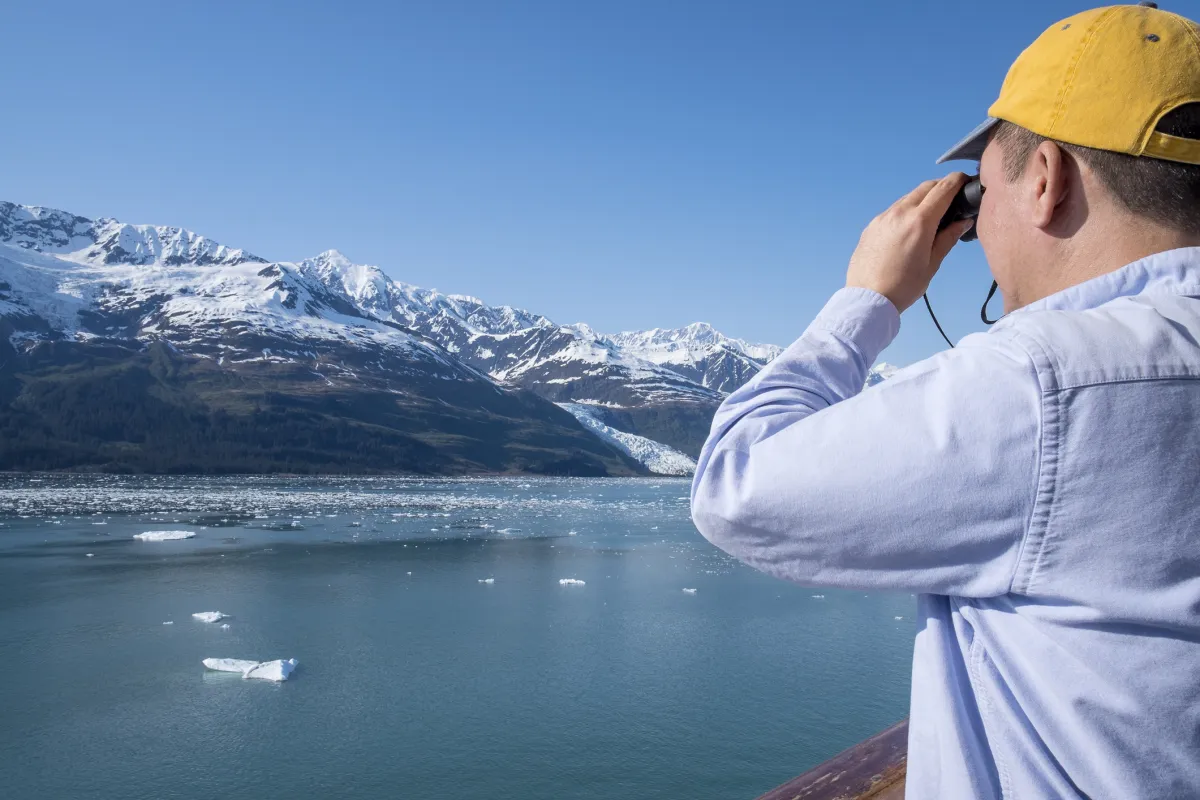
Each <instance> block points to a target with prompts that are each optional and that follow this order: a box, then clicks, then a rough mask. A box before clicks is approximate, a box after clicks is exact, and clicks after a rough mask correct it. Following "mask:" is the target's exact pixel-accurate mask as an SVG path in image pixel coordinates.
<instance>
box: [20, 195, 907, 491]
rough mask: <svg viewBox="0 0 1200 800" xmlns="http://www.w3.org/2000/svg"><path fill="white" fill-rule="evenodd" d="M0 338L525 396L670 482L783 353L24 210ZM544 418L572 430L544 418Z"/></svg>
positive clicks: (178, 234)
mask: <svg viewBox="0 0 1200 800" xmlns="http://www.w3.org/2000/svg"><path fill="white" fill-rule="evenodd" d="M0 338H2V339H3V340H4V341H0V362H3V361H5V356H4V353H3V350H6V349H12V351H13V353H14V355H22V356H30V357H36V355H37V353H41V352H43V351H45V348H44V347H42V346H43V345H47V344H52V343H60V344H67V343H70V344H72V345H79V346H82V345H91V346H95V347H98V346H101V345H103V346H112V345H113V344H114V343H118V344H121V345H122V346H124V347H127V348H128V347H129V346H131V345H135V344H136V345H137V346H138V347H139V348H145V347H146V346H148V345H149V344H151V343H158V344H162V345H166V346H169V347H170V348H172V349H173V350H172V352H174V353H175V354H176V356H177V357H179V358H188V359H202V360H204V361H205V362H206V363H208V364H210V365H211V366H212V367H213V368H215V369H217V370H227V371H233V372H235V373H237V374H238V375H240V376H243V377H244V376H247V375H251V374H253V375H254V380H258V381H261V380H262V377H261V376H262V373H263V365H272V366H273V368H275V369H276V371H278V370H284V371H288V370H290V373H295V374H303V375H305V376H307V380H309V381H311V382H315V383H316V384H317V385H319V386H321V387H323V390H324V391H329V392H346V391H372V392H387V393H390V394H391V395H393V396H397V397H398V396H403V397H405V398H406V400H405V402H410V403H419V404H422V407H434V406H436V404H437V402H438V401H439V400H440V399H441V396H442V395H444V394H446V392H447V391H449V390H450V387H451V386H456V387H462V386H469V387H471V391H472V392H475V393H476V394H478V393H479V392H483V393H485V394H489V395H496V396H502V397H503V396H507V395H509V394H510V393H511V392H513V391H518V390H527V391H529V392H532V393H534V394H536V395H538V396H540V397H541V398H544V400H546V401H551V402H553V403H559V404H562V408H566V409H568V410H570V411H571V412H572V413H573V414H574V415H575V417H577V418H579V419H580V420H582V422H583V426H584V427H585V428H587V429H589V430H591V431H592V433H593V434H595V436H594V437H593V438H595V439H597V441H601V442H605V443H607V444H604V445H602V446H601V450H602V451H603V453H604V454H605V456H604V458H608V459H609V461H611V460H612V458H616V460H617V461H622V460H624V461H623V462H622V463H629V462H628V459H629V457H630V456H632V458H633V459H634V460H637V461H641V462H642V463H643V464H648V463H650V461H648V460H647V459H650V458H653V459H657V460H656V461H654V463H656V464H668V463H669V464H670V471H679V465H680V464H681V463H684V461H686V460H687V459H688V457H689V456H690V457H694V456H695V455H697V454H698V452H699V448H700V445H701V443H702V442H703V440H704V437H705V436H706V434H707V431H708V426H709V423H710V421H711V418H712V413H713V411H714V410H715V408H716V406H717V405H718V404H719V403H720V401H721V400H722V398H723V397H724V396H725V395H726V394H728V392H730V391H732V390H733V389H734V388H736V387H737V386H740V385H741V384H742V383H744V382H745V381H746V380H748V379H749V378H751V377H752V376H753V375H754V374H755V373H757V372H758V370H759V369H761V368H762V366H763V365H764V364H766V363H767V362H768V361H770V360H771V359H772V358H774V357H775V356H776V355H778V354H779V352H780V348H778V347H776V346H774V345H761V344H752V343H748V342H745V341H742V340H739V339H733V338H730V337H727V336H725V335H723V334H722V333H720V332H719V331H717V330H715V329H713V328H712V327H711V326H709V325H707V324H704V323H696V324H693V325H689V326H686V327H684V328H678V329H673V330H664V329H654V330H649V331H635V332H625V333H618V334H611V335H608V334H603V333H598V332H596V331H594V330H593V329H592V328H591V327H589V326H588V325H586V324H583V323H578V324H573V325H561V324H558V323H556V322H554V321H552V320H550V319H548V318H547V317H544V316H541V315H539V314H534V313H531V312H528V311H524V310H521V309H516V308H511V307H508V306H499V307H494V306H489V305H487V304H485V303H484V302H483V301H482V300H480V299H478V298H475V297H470V296H466V295H447V294H442V293H440V292H438V291H436V290H430V289H421V288H418V287H415V286H411V285H408V284H405V283H401V282H399V281H395V280H392V279H391V278H389V277H388V276H387V275H386V274H385V273H384V272H383V271H382V270H381V269H380V268H378V267H374V266H368V265H362V264H356V263H354V262H352V261H351V260H350V259H348V258H346V257H345V256H343V255H342V254H341V253H339V252H337V251H336V250H329V251H326V252H324V253H321V254H320V255H318V256H315V257H313V258H310V259H306V260H303V261H300V262H297V263H289V262H270V261H268V260H266V259H263V258H260V257H259V256H256V255H253V254H251V253H248V252H246V251H244V250H240V249H234V248H230V247H227V246H225V245H222V244H219V243H217V242H214V241H212V240H210V239H207V238H205V237H204V236H200V235H198V234H195V233H192V232H191V231H188V230H185V229H182V228H174V227H162V226H150V225H128V224H124V223H121V222H118V221H116V220H112V219H100V220H89V219H87V218H84V217H80V216H76V215H73V214H69V213H67V212H63V211H58V210H54V209H48V208H39V207H28V206H20V205H15V204H13V203H0ZM39 347H41V348H42V349H40V350H39ZM35 351H36V352H35ZM27 360H28V359H27ZM9 361H12V359H9ZM14 363H15V362H14ZM881 366H882V367H886V365H881ZM4 369H5V367H4V366H3V365H2V364H0V373H2V372H3V370H4ZM8 369H9V370H11V369H13V367H12V366H11V365H10V366H9V367H8ZM290 373H289V374H290ZM875 376H882V373H881V372H878V371H877V372H876V373H873V378H872V380H874V379H875ZM293 389H294V387H293ZM264 390H265V389H264ZM2 400H3V395H2V394H0V401H2ZM522 402H523V403H525V404H526V405H528V402H529V401H528V400H523V401H522ZM483 405H485V406H486V405H487V403H484V404H483ZM584 411H586V412H587V413H586V414H585V413H583V412H584ZM514 413H516V412H514ZM522 413H523V412H522ZM522 413H517V416H518V417H520V416H522ZM533 415H534V416H535V417H538V418H539V419H542V418H552V419H554V420H555V423H554V424H556V425H558V426H559V427H562V426H563V425H566V426H568V427H570V420H569V418H568V417H566V415H565V412H563V411H561V410H560V409H558V408H554V407H553V406H551V405H550V404H549V403H546V405H545V406H543V407H538V408H537V409H536V410H535V412H534V414H533ZM543 421H544V420H543ZM593 423H595V424H593ZM538 424H541V423H538ZM598 426H600V427H598ZM435 427H436V426H435ZM601 428H604V429H605V430H602V429H601ZM572 430H573V431H576V432H578V433H580V434H583V431H582V430H579V429H578V425H576V426H574V427H573V428H572ZM613 431H615V432H618V433H621V434H623V435H629V436H632V437H635V438H636V439H637V446H636V447H634V448H633V450H632V451H631V450H630V448H629V447H628V446H626V445H627V444H628V442H625V443H624V444H623V443H622V441H623V440H621V437H620V436H617V437H615V438H614V436H613V435H610V433H611V432H613ZM560 432H561V431H560ZM479 435H480V436H481V437H484V436H486V435H487V434H485V433H483V432H481V433H480V434H479ZM629 441H630V442H633V441H634V439H630V440H629ZM646 441H648V442H649V443H650V444H649V445H645V446H643V444H642V442H646ZM655 447H662V448H664V449H663V450H661V451H655ZM606 448H607V449H606ZM651 451H654V452H653V453H652V452H651ZM675 451H680V452H679V453H675ZM664 453H665V454H666V455H665V456H664V455H663V454H664ZM672 453H675V455H678V456H679V458H682V459H683V460H684V461H680V460H678V459H677V458H676V457H675V455H671V454H672ZM647 454H650V455H647ZM664 458H665V460H664ZM464 459H466V460H467V461H470V459H469V458H466V457H465V456H464ZM601 460H604V459H603V458H602V459H601ZM472 463H473V462H472ZM466 468H467V469H470V467H466ZM591 468H596V469H601V470H602V471H603V470H610V471H611V469H610V467H603V468H600V467H595V465H594V464H593V465H592V467H589V469H591Z"/></svg>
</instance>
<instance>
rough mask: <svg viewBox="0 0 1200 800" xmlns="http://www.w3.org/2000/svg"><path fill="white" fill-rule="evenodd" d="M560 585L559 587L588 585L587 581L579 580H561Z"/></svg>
mask: <svg viewBox="0 0 1200 800" xmlns="http://www.w3.org/2000/svg"><path fill="white" fill-rule="evenodd" d="M558 585H559V586H586V585H587V583H586V582H585V581H581V580H579V579H578V578H559V580H558Z"/></svg>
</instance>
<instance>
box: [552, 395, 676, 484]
mask: <svg viewBox="0 0 1200 800" xmlns="http://www.w3.org/2000/svg"><path fill="white" fill-rule="evenodd" d="M557 405H558V407H559V408H561V409H563V410H564V411H569V412H570V413H571V414H572V415H573V416H574V417H575V419H577V420H579V422H580V423H581V424H582V425H583V426H584V427H585V428H587V429H588V430H590V431H591V432H592V433H594V434H596V435H597V436H599V437H600V438H602V439H604V440H605V441H607V442H609V443H610V444H612V445H613V446H614V447H616V448H617V449H618V450H620V451H621V452H623V453H625V454H626V455H628V456H629V457H630V458H632V459H634V460H635V461H637V462H639V463H640V464H642V465H643V466H645V467H646V469H648V470H650V471H651V472H653V473H654V474H655V475H692V474H693V473H695V471H696V462H695V461H694V460H693V459H692V458H691V457H689V456H687V455H685V454H684V453H681V452H679V451H678V450H676V449H675V448H673V447H669V446H667V445H665V444H662V443H661V442H656V441H654V440H653V439H648V438H646V437H644V436H638V435H637V434H633V433H626V432H625V431H621V430H617V429H616V428H614V427H612V426H610V425H607V424H606V423H604V422H603V421H602V420H601V419H599V417H598V416H597V414H598V412H597V411H596V409H594V408H592V407H590V406H588V405H585V404H583V403H558V404H557Z"/></svg>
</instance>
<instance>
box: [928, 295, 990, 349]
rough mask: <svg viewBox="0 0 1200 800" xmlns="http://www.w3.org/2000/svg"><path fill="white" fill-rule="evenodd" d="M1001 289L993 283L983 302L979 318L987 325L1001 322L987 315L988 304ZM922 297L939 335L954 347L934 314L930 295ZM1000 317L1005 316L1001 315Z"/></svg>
mask: <svg viewBox="0 0 1200 800" xmlns="http://www.w3.org/2000/svg"><path fill="white" fill-rule="evenodd" d="M999 288H1000V286H999V285H998V284H997V283H996V282H995V281H992V288H991V289H988V296H987V299H986V300H984V301H983V308H982V309H980V310H979V318H980V319H982V320H983V321H984V323H985V324H987V325H995V324H996V323H997V322H999V321H1000V317H996V318H995V319H988V315H987V307H988V303H990V302H992V298H993V297H995V296H996V290H997V289H999ZM921 297H922V298H923V299H924V300H925V308H927V309H929V317H930V319H932V320H933V324H934V325H936V326H937V330H938V333H940V334H941V335H942V338H943V339H945V340H946V344H948V345H950V346H951V347H954V342H952V341H950V337H949V336H947V335H946V332H945V331H944V330H942V323H940V322H938V318H937V316H936V315H934V313H933V304H932V303H930V302H929V294H928V293H926V294H923V295H921ZM1000 316H1004V315H1003V314H1001V315H1000Z"/></svg>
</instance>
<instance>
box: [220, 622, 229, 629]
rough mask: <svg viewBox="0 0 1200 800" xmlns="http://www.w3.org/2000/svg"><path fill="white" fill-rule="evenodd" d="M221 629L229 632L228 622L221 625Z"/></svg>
mask: <svg viewBox="0 0 1200 800" xmlns="http://www.w3.org/2000/svg"><path fill="white" fill-rule="evenodd" d="M221 628H222V630H229V623H228V622H223V623H221Z"/></svg>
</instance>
